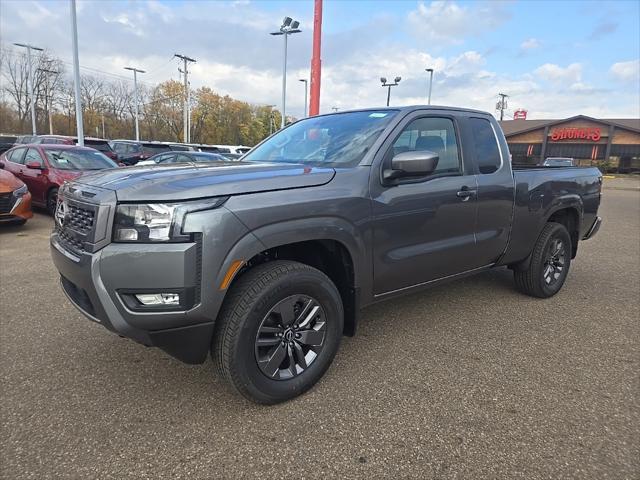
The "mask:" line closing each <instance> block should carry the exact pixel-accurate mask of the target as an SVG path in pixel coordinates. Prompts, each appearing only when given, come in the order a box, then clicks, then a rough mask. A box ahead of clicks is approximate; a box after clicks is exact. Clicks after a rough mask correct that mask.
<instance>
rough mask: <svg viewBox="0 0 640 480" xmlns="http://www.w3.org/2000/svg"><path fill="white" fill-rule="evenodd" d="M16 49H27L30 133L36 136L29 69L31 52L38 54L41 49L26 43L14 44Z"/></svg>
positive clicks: (31, 79)
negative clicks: (34, 51) (35, 51)
mask: <svg viewBox="0 0 640 480" xmlns="http://www.w3.org/2000/svg"><path fill="white" fill-rule="evenodd" d="M14 45H15V46H16V47H22V48H26V49H27V62H28V63H29V71H28V73H27V90H28V91H29V93H28V95H29V101H30V102H31V131H32V132H33V135H37V133H36V102H35V99H34V98H33V78H32V75H33V74H32V67H31V50H37V51H38V52H42V50H43V49H42V48H39V47H34V46H33V45H29V44H27V43H14Z"/></svg>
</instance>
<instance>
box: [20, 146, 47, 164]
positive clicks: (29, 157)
mask: <svg viewBox="0 0 640 480" xmlns="http://www.w3.org/2000/svg"><path fill="white" fill-rule="evenodd" d="M23 163H24V164H25V165H26V164H28V163H37V164H38V165H40V166H43V165H44V162H43V161H42V157H41V156H40V154H39V153H38V151H37V150H36V149H35V148H30V149H29V150H27V154H26V155H25V157H24V161H23Z"/></svg>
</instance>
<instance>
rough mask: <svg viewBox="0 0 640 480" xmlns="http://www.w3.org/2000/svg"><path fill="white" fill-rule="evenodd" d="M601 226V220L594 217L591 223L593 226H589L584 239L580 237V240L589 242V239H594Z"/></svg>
mask: <svg viewBox="0 0 640 480" xmlns="http://www.w3.org/2000/svg"><path fill="white" fill-rule="evenodd" d="M601 225H602V218H601V217H596V219H595V220H594V221H593V225H591V228H589V230H588V231H587V233H586V234H585V235H584V237H582V239H583V240H589V239H590V238H592V237H594V236H595V234H596V233H598V230H600V226H601Z"/></svg>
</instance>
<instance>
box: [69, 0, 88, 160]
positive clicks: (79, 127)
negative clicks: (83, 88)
mask: <svg viewBox="0 0 640 480" xmlns="http://www.w3.org/2000/svg"><path fill="white" fill-rule="evenodd" d="M69 12H70V13H71V45H72V46H73V90H74V96H75V99H76V135H77V136H78V145H79V146H80V147H84V124H83V123H82V96H81V95H80V55H79V54H78V16H77V15H76V0H69Z"/></svg>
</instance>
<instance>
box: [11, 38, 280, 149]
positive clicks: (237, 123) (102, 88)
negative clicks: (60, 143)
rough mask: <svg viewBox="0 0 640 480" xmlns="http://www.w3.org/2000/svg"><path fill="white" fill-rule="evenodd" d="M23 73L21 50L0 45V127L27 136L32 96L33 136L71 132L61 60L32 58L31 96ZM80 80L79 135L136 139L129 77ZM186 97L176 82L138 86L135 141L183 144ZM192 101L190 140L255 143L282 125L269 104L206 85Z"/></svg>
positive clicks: (70, 103) (69, 96)
mask: <svg viewBox="0 0 640 480" xmlns="http://www.w3.org/2000/svg"><path fill="white" fill-rule="evenodd" d="M28 71H29V65H28V61H27V56H26V54H24V53H17V52H15V51H11V50H7V49H4V48H3V49H2V50H0V79H1V88H0V132H2V133H5V134H28V133H31V102H32V101H34V102H35V110H36V126H37V130H38V133H39V134H48V133H50V132H53V134H56V135H75V134H76V119H75V93H74V86H73V80H72V79H71V78H70V75H69V74H68V72H67V68H66V66H65V63H64V62H63V61H62V60H60V59H59V58H56V57H54V56H52V55H51V54H50V53H48V52H46V51H45V52H40V53H39V54H37V55H32V72H33V98H30V97H29V95H28V93H27V92H28V88H27V76H28ZM80 84H81V88H80V91H81V102H82V112H83V127H84V132H85V135H87V136H98V137H104V138H109V139H113V138H135V123H134V112H135V104H134V90H133V82H132V81H128V80H125V79H119V78H107V77H106V76H104V75H99V74H82V75H81V77H80ZM184 98H185V87H184V84H183V83H181V82H177V81H175V80H167V81H165V82H162V83H159V84H158V85H155V86H149V85H146V84H144V83H142V84H141V83H139V84H138V109H139V119H140V121H139V124H140V138H141V139H143V140H158V141H175V142H181V141H183V128H184V127H183V108H184ZM190 98H191V103H190V110H191V142H192V143H208V144H227V145H248V146H253V145H255V144H256V143H258V142H260V141H261V140H262V139H264V138H265V137H267V136H268V135H269V134H270V133H271V132H272V131H275V130H276V129H277V128H279V126H280V121H281V117H280V112H279V111H277V110H275V109H273V108H272V107H271V106H260V105H253V104H250V103H247V102H243V101H240V100H236V99H234V98H231V97H229V96H228V95H224V96H223V95H220V94H218V93H216V92H215V91H213V90H212V89H211V88H209V87H206V86H203V87H200V88H198V89H195V90H194V89H191V91H190ZM288 120H289V119H288Z"/></svg>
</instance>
